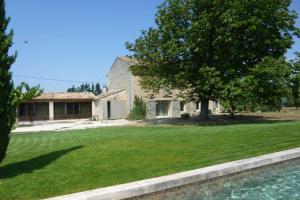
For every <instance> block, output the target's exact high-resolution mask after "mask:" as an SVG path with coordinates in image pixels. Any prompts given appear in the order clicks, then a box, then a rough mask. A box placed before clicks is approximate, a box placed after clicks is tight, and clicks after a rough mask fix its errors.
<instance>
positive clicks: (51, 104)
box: [49, 101, 54, 120]
mask: <svg viewBox="0 0 300 200" xmlns="http://www.w3.org/2000/svg"><path fill="white" fill-rule="evenodd" d="M49 120H54V103H53V101H50V102H49Z"/></svg>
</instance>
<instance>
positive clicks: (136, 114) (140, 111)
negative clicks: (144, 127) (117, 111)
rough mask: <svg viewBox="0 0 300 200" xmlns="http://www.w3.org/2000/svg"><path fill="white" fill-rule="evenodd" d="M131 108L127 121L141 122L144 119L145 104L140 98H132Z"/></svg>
mask: <svg viewBox="0 0 300 200" xmlns="http://www.w3.org/2000/svg"><path fill="white" fill-rule="evenodd" d="M133 105H134V106H133V108H132V110H131V111H130V113H129V115H128V117H127V119H129V120H141V119H145V117H146V103H145V102H144V101H143V99H142V98H139V97H137V96H135V97H134V101H133Z"/></svg>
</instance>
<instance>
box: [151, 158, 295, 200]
mask: <svg viewBox="0 0 300 200" xmlns="http://www.w3.org/2000/svg"><path fill="white" fill-rule="evenodd" d="M145 199H167V200H171V199H184V200H196V199H197V200H198V199H199V200H202V199H203V200H229V199H246V200H260V199H262V200H279V199H280V200H299V199H300V159H297V160H293V161H287V162H284V163H281V164H276V165H273V166H266V167H263V168H260V169H257V170H254V171H253V170H252V171H248V172H244V173H241V174H238V175H234V176H228V177H223V178H218V179H215V180H211V181H209V182H205V183H198V184H191V185H188V186H184V187H181V188H174V189H172V190H170V191H168V192H164V193H160V194H155V195H151V196H148V197H145Z"/></svg>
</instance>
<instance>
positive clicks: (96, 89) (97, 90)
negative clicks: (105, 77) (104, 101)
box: [94, 83, 102, 95]
mask: <svg viewBox="0 0 300 200" xmlns="http://www.w3.org/2000/svg"><path fill="white" fill-rule="evenodd" d="M101 93H102V90H101V87H100V83H96V86H95V93H94V94H95V95H100V94H101Z"/></svg>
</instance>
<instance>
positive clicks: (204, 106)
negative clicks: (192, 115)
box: [200, 99, 209, 121]
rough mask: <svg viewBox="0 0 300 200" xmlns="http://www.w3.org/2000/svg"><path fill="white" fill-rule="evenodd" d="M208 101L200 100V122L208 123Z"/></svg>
mask: <svg viewBox="0 0 300 200" xmlns="http://www.w3.org/2000/svg"><path fill="white" fill-rule="evenodd" d="M208 102H209V100H208V99H201V112H200V120H201V121H208V120H209V116H208Z"/></svg>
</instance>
